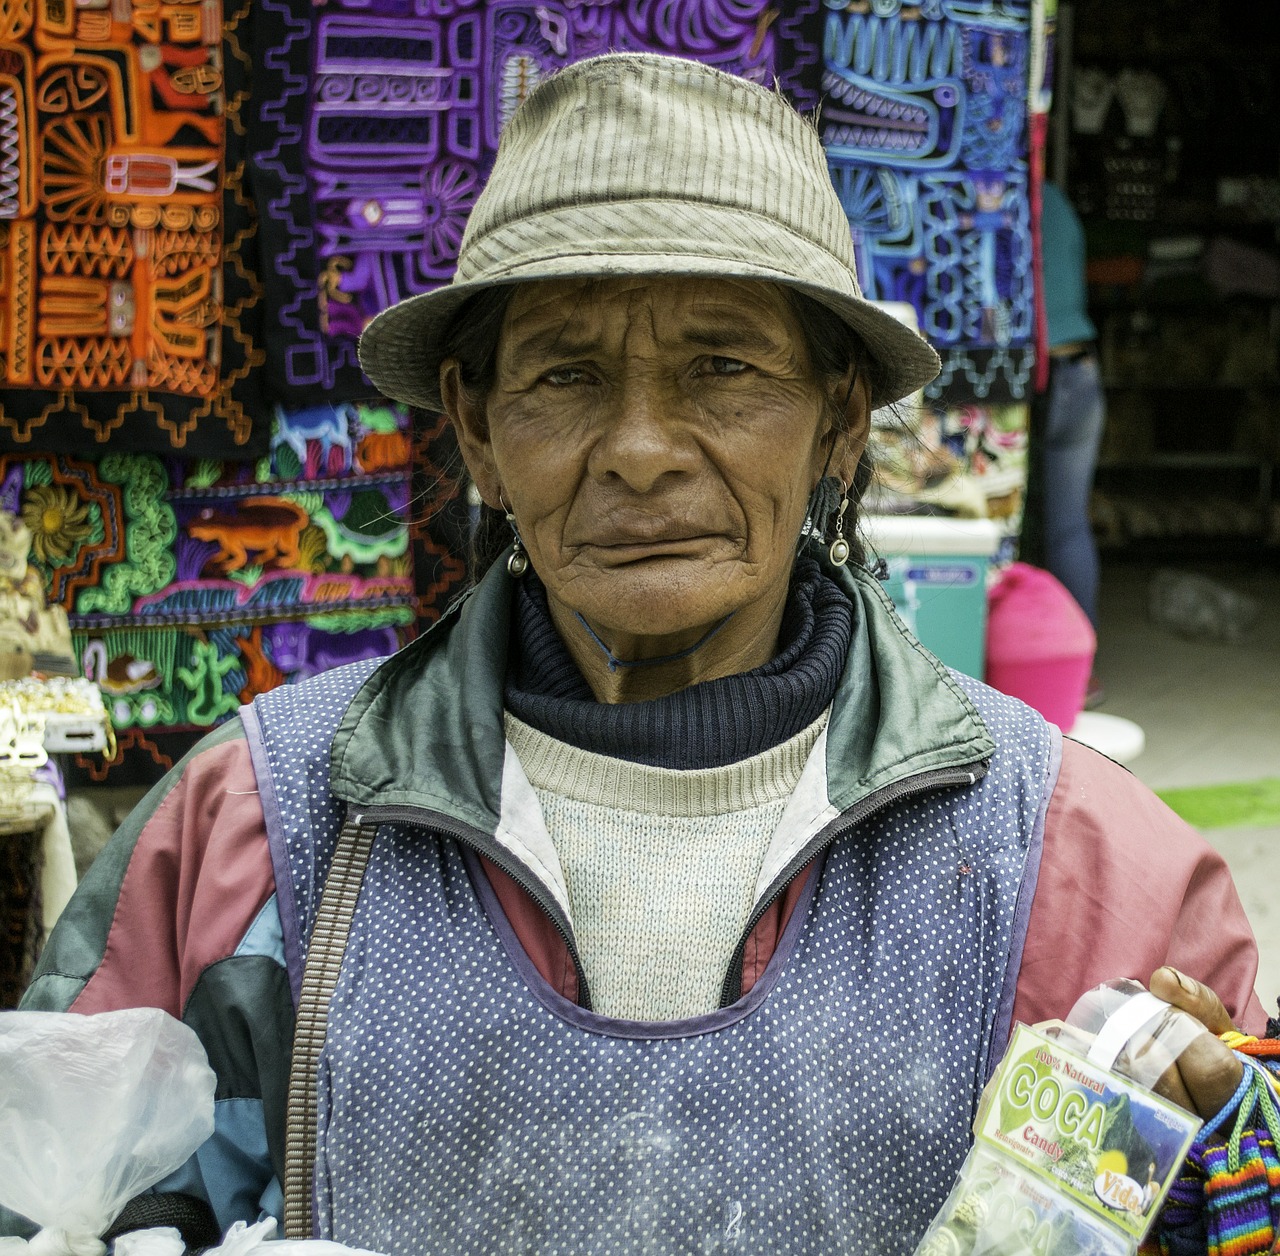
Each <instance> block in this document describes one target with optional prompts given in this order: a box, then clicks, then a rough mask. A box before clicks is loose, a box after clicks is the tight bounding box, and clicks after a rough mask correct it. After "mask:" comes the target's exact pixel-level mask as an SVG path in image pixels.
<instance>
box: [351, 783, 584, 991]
mask: <svg viewBox="0 0 1280 1256" xmlns="http://www.w3.org/2000/svg"><path fill="white" fill-rule="evenodd" d="M351 818H352V819H353V820H354V821H355V823H356V824H365V823H375V824H409V825H413V826H414V827H415V828H421V829H428V830H430V831H432V832H438V833H444V834H445V835H446V836H448V837H452V838H454V839H455V840H456V841H459V842H461V843H462V844H463V845H465V846H468V847H470V848H471V849H472V850H473V851H475V852H476V853H477V854H478V855H483V856H484V857H485V858H486V859H489V860H492V861H493V862H494V863H495V864H497V865H498V867H499V868H501V869H502V871H503V872H505V873H506V874H507V876H509V877H510V878H511V879H512V880H513V881H514V882H515V883H516V884H517V885H518V886H520V888H521V889H522V890H524V892H525V893H526V894H527V895H528V896H529V897H530V898H531V899H533V901H534V902H535V903H537V905H538V906H539V907H541V908H542V910H543V912H545V913H546V916H547V918H548V919H549V920H550V921H551V924H552V925H553V926H554V928H555V931H556V932H557V933H558V934H559V935H560V937H561V940H562V941H563V942H564V944H565V948H566V949H567V950H568V952H569V958H570V959H571V960H573V970H574V972H575V973H577V974H578V1006H579V1007H582V1008H585V1009H586V1010H587V1011H588V1012H589V1011H591V1010H592V1008H591V991H590V989H589V988H588V987H587V974H586V972H585V971H584V970H583V967H582V961H581V960H580V959H579V958H578V948H577V946H576V945H575V944H574V941H573V935H572V934H571V933H570V932H569V930H568V929H566V928H565V927H564V925H563V924H562V923H561V922H560V919H559V917H558V915H557V913H556V909H555V905H554V903H552V902H551V901H550V900H549V899H548V897H547V894H546V892H545V891H544V890H543V888H542V886H541V885H540V884H539V883H538V882H537V881H535V880H533V879H531V878H530V877H529V876H528V874H527V873H525V871H524V870H523V868H522V867H521V865H520V863H519V861H518V860H514V859H511V858H510V857H509V856H507V855H505V854H499V853H498V852H497V851H496V850H494V849H491V848H490V847H489V845H488V844H485V843H481V842H479V841H477V840H476V839H477V837H478V836H479V835H480V830H479V829H474V828H471V827H469V826H468V825H465V824H459V823H457V821H455V820H450V819H449V818H448V817H447V816H443V815H441V814H440V813H439V812H436V811H428V810H426V809H424V808H419V807H368V808H366V809H365V810H363V811H356V810H355V808H352V812H351Z"/></svg>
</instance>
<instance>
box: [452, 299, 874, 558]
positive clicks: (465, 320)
mask: <svg viewBox="0 0 1280 1256" xmlns="http://www.w3.org/2000/svg"><path fill="white" fill-rule="evenodd" d="M514 292H515V287H514V285H512V284H500V285H497V286H495V287H492V288H486V289H485V290H484V291H483V292H478V293H477V294H476V295H475V296H473V297H470V298H468V299H467V300H466V301H465V302H464V303H463V304H462V305H461V306H459V307H458V312H457V314H455V315H454V319H453V322H452V323H451V324H450V326H449V330H448V332H447V333H446V334H445V338H444V343H443V346H442V353H441V360H444V359H446V358H457V359H458V367H459V375H460V377H461V383H462V386H463V387H464V388H465V389H466V390H467V392H468V393H470V394H471V395H472V397H473V398H475V399H476V400H477V401H479V402H483V401H484V398H485V397H486V396H487V395H488V393H489V391H490V389H492V387H493V384H494V380H495V378H496V376H497V369H498V338H499V335H500V334H501V331H502V323H503V319H504V318H505V317H506V313H507V306H508V305H509V304H510V301H511V297H512V295H513V293H514ZM783 293H784V295H785V296H786V299H787V303H788V304H789V305H790V307H791V310H792V312H793V313H794V314H795V316H796V321H797V322H798V323H799V324H800V331H801V334H802V335H803V336H804V340H805V347H806V348H807V349H808V352H809V361H810V362H811V363H812V364H813V368H814V370H815V371H816V372H817V374H818V376H819V377H820V379H822V380H823V381H824V384H825V391H826V394H827V398H828V405H829V406H830V410H831V413H830V418H831V422H832V425H833V427H835V429H836V430H837V431H844V430H845V426H846V423H847V419H848V416H847V413H846V409H845V406H844V405H843V404H842V399H840V398H837V397H836V396H835V391H836V389H837V387H838V384H839V382H840V381H842V380H843V379H844V377H845V376H846V375H847V374H848V373H849V368H850V367H851V366H852V367H853V371H854V374H853V379H854V381H857V380H863V381H864V382H865V383H866V385H867V389H868V394H869V395H870V396H876V395H878V394H881V393H882V392H883V385H884V382H885V371H884V368H883V367H882V366H881V364H880V362H879V361H878V359H876V358H874V357H873V356H872V355H871V354H870V353H869V352H868V351H867V348H866V346H865V345H864V344H863V343H862V341H861V339H860V338H859V337H858V334H857V333H856V332H855V331H854V330H853V329H852V328H851V327H849V325H848V324H847V323H846V322H845V321H844V320H843V319H842V318H840V317H839V316H838V315H836V314H834V313H833V312H832V311H831V310H829V309H827V307H826V306H825V305H823V304H822V302H820V301H818V300H816V299H815V298H814V297H811V296H808V295H807V294H805V293H803V292H798V291H796V290H794V289H791V288H783ZM871 478H872V466H871V459H870V458H869V457H868V456H866V455H865V454H864V456H863V457H862V458H861V459H860V460H859V462H858V466H857V468H856V469H855V471H854V475H853V482H852V483H851V484H850V485H849V498H850V510H849V512H848V513H846V515H845V535H846V538H847V539H848V541H849V544H850V547H851V550H852V558H853V561H854V562H858V563H861V562H863V561H864V559H865V556H864V553H863V550H862V547H861V545H860V544H858V542H857V540H856V533H857V511H858V505H859V503H860V502H861V501H862V498H863V496H864V494H865V493H866V491H867V488H868V487H869V486H870V483H871ZM837 501H838V498H837V497H836V495H835V494H834V493H832V492H829V491H828V492H823V493H819V494H818V495H817V499H816V501H815V505H814V514H815V516H816V517H815V519H814V522H815V523H816V524H817V525H818V528H819V529H820V530H821V531H822V532H823V533H824V534H825V532H826V531H827V530H828V528H829V526H830V525H831V523H832V520H831V518H830V516H831V515H832V514H833V513H834V511H835V508H836V505H837ZM510 541H511V534H510V529H509V528H508V527H507V525H506V520H505V519H504V518H503V515H502V512H501V511H499V510H495V509H494V508H493V507H491V506H488V505H481V507H480V521H479V526H478V527H477V528H476V530H475V536H474V538H473V543H472V555H471V560H472V571H473V573H474V575H475V578H476V579H479V577H480V576H481V575H483V573H484V572H485V571H487V570H488V569H489V567H490V566H491V565H492V564H493V562H494V561H495V560H496V559H497V558H498V556H499V555H500V554H501V553H502V551H503V550H504V549H505V548H506V547H507V545H508V544H510Z"/></svg>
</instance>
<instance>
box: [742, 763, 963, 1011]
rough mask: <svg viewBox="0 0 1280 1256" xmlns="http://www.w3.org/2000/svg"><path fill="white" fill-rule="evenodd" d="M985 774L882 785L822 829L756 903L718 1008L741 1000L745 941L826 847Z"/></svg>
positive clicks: (945, 774) (949, 771) (954, 773)
mask: <svg viewBox="0 0 1280 1256" xmlns="http://www.w3.org/2000/svg"><path fill="white" fill-rule="evenodd" d="M986 773H987V764H986V761H985V760H980V761H979V762H977V763H971V764H969V765H968V766H965V767H959V768H938V769H936V770H935V771H932V772H922V773H920V774H919V775H918V776H910V777H907V778H906V779H904V780H901V781H895V782H894V783H893V784H892V785H886V786H885V787H884V788H883V789H878V790H876V791H875V792H874V793H871V794H868V795H867V796H866V797H865V798H863V799H861V800H860V801H859V802H856V803H855V804H854V805H853V806H852V807H850V808H849V810H848V811H845V812H842V813H841V814H840V815H839V816H837V817H836V819H834V820H833V821H832V822H831V823H830V824H829V825H827V827H826V828H825V829H823V830H822V831H821V832H820V833H819V834H818V835H817V836H816V837H815V838H814V839H813V840H812V841H811V842H809V844H808V845H807V846H805V847H804V848H803V849H802V850H801V851H800V852H799V854H797V855H796V856H795V857H794V858H793V859H792V860H791V862H790V863H789V864H788V865H787V868H786V871H785V872H784V873H783V874H782V876H781V878H780V879H778V880H776V881H775V882H774V886H773V889H772V890H771V891H770V892H769V893H768V894H767V895H766V896H765V897H764V898H763V899H762V900H761V901H760V902H759V903H758V904H756V907H755V910H754V911H753V912H752V913H751V916H750V919H748V921H747V927H746V928H745V929H744V930H743V933H742V937H741V939H740V941H739V942H738V945H737V948H736V949H735V950H734V953H733V958H732V960H730V962H729V971H728V972H727V973H726V974H725V978H724V985H723V986H721V988H720V1006H721V1007H722V1008H724V1007H729V1006H730V1005H731V1004H733V1003H736V1002H737V1001H738V999H739V998H741V997H742V966H743V962H744V960H745V956H746V951H747V941H748V939H749V938H750V937H751V934H752V932H753V931H754V929H755V927H756V925H758V924H759V923H760V920H761V918H762V917H763V916H764V914H765V912H767V911H768V910H769V908H770V907H772V906H773V904H774V903H776V902H777V901H778V899H779V898H781V897H782V895H783V894H785V893H786V890H787V887H788V886H789V885H790V884H791V883H792V882H793V881H794V880H795V879H796V877H798V876H799V875H800V873H801V872H802V871H803V870H804V869H805V868H807V867H808V866H809V864H810V863H812V862H813V860H814V859H815V858H816V857H817V856H818V855H820V854H821V853H822V852H823V851H824V850H826V849H827V847H829V846H831V845H833V844H834V843H835V842H837V841H838V840H839V839H840V838H842V837H844V836H845V835H846V834H847V833H849V832H850V831H851V830H853V829H855V828H857V827H858V825H860V824H864V823H865V822H866V821H867V820H869V819H870V818H871V817H872V816H873V815H875V814H876V812H878V811H883V810H884V809H885V808H886V807H889V806H892V805H893V804H894V803H896V802H901V801H902V800H903V799H904V798H910V797H912V796H913V795H915V794H924V793H928V792H929V791H930V790H935V789H945V788H947V787H948V786H952V785H974V784H976V783H977V782H978V781H979V780H981V779H982V777H984V776H985V775H986Z"/></svg>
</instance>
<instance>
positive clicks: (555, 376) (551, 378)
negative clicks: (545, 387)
mask: <svg viewBox="0 0 1280 1256" xmlns="http://www.w3.org/2000/svg"><path fill="white" fill-rule="evenodd" d="M589 378H590V376H588V374H587V373H586V371H584V370H583V369H582V367H580V366H557V367H556V368H555V370H553V371H547V372H546V373H545V374H544V375H543V376H542V382H543V383H544V384H552V385H554V386H555V387H557V388H566V387H569V386H571V385H573V384H584V383H586V382H587V381H588V380H589Z"/></svg>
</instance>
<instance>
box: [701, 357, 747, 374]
mask: <svg viewBox="0 0 1280 1256" xmlns="http://www.w3.org/2000/svg"><path fill="white" fill-rule="evenodd" d="M750 369H751V368H750V367H749V366H748V365H747V364H746V363H745V362H739V361H738V359H737V358H721V357H711V358H707V359H705V371H704V373H705V374H708V375H741V374H742V373H743V372H744V371H749V370H750Z"/></svg>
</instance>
